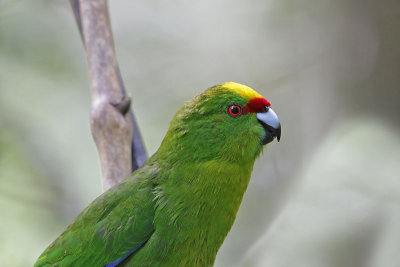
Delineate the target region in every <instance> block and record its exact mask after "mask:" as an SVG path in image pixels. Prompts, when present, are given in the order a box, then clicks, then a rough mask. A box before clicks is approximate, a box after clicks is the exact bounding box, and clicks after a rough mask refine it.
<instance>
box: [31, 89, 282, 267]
mask: <svg viewBox="0 0 400 267" xmlns="http://www.w3.org/2000/svg"><path fill="white" fill-rule="evenodd" d="M270 105H271V104H270V102H269V101H268V100H266V99H265V98H263V97H262V96H261V95H260V94H258V93H257V92H255V91H254V90H253V89H251V88H249V87H247V86H245V85H241V84H238V83H234V82H228V83H225V84H223V85H217V86H214V87H212V88H209V89H207V90H206V91H205V92H204V93H202V94H200V95H198V96H196V97H194V98H193V99H192V100H191V101H189V102H188V103H186V104H185V105H184V106H183V107H182V108H180V109H179V111H178V112H177V113H176V115H175V116H174V118H173V119H172V121H171V124H170V127H169V130H168V132H167V134H166V136H165V138H164V140H163V141H162V143H161V146H160V148H159V149H158V150H157V152H156V153H155V154H154V155H153V156H151V157H150V158H149V159H148V160H147V161H146V162H145V163H144V165H143V166H142V167H141V168H139V169H138V170H136V171H135V172H134V173H133V174H132V175H131V176H130V177H127V178H126V179H124V180H123V181H122V182H121V183H119V184H118V185H116V186H114V187H113V188H111V189H110V190H108V191H106V192H105V193H103V194H102V195H101V196H99V197H98V198H97V199H96V200H94V201H93V202H92V203H91V204H90V205H89V206H88V207H87V208H86V209H84V210H83V211H82V213H81V214H79V216H78V217H77V218H76V219H75V221H74V222H73V223H72V224H71V225H70V226H68V228H67V229H66V230H65V231H64V233H62V234H61V235H60V236H59V237H58V238H57V239H56V240H55V241H54V242H53V243H52V244H51V245H50V246H49V247H48V248H47V249H46V250H45V251H44V252H43V254H42V255H41V256H40V257H39V259H38V260H37V262H36V263H35V267H39V266H58V267H63V266H100V267H103V266H107V267H112V266H117V265H118V266H137V267H139V266H211V265H213V263H214V260H215V257H216V254H217V252H218V249H219V248H220V246H221V245H222V242H223V241H224V239H225V237H226V235H227V234H228V232H229V230H230V229H231V226H232V224H233V222H234V220H235V216H236V212H237V211H238V208H239V205H240V202H241V201H242V197H243V194H244V192H245V191H246V188H247V185H248V182H249V179H250V175H251V172H252V169H253V164H254V161H255V159H256V158H257V157H258V156H259V155H260V152H261V151H262V148H263V145H265V144H267V143H269V142H271V141H272V140H273V139H274V138H275V137H276V138H277V139H278V141H279V138H280V134H281V126H280V122H279V120H278V117H277V115H276V114H275V112H274V111H273V110H272V109H271V108H270Z"/></svg>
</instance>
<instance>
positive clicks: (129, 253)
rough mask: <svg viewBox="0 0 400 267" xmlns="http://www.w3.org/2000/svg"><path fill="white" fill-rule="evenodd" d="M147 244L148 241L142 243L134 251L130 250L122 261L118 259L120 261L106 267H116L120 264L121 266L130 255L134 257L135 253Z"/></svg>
mask: <svg viewBox="0 0 400 267" xmlns="http://www.w3.org/2000/svg"><path fill="white" fill-rule="evenodd" d="M146 242H147V240H146V241H143V242H142V243H140V244H139V245H137V246H136V247H135V248H134V249H132V250H130V251H129V252H128V253H126V254H125V255H124V256H123V257H122V258H120V259H118V260H116V261H114V262H111V263H109V264H107V265H106V266H105V267H115V266H117V265H118V264H120V263H121V262H122V261H123V260H125V259H126V258H128V257H129V256H130V255H132V254H133V253H135V252H136V251H137V250H138V249H139V248H141V247H142V246H143V245H144V243H146Z"/></svg>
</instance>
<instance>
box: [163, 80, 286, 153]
mask: <svg viewBox="0 0 400 267" xmlns="http://www.w3.org/2000/svg"><path fill="white" fill-rule="evenodd" d="M270 106H271V103H270V102H269V101H268V100H266V99H265V98H264V97H262V96H261V95H260V94H258V93H257V92H256V91H254V90H253V89H251V88H250V87H247V86H245V85H242V84H238V83H234V82H227V83H225V84H222V85H217V86H214V87H211V88H209V89H207V90H206V91H205V92H203V93H202V94H200V95H198V96H196V97H194V98H193V99H192V100H191V101H189V102H188V103H186V104H185V105H184V106H183V107H182V108H181V109H180V110H179V111H178V112H177V113H176V115H175V117H174V119H173V120H172V121H171V125H170V128H169V131H168V133H167V135H166V137H165V139H164V141H163V144H162V145H161V147H160V149H166V150H170V151H171V153H178V154H180V161H182V157H183V158H187V159H188V160H189V159H190V160H192V159H196V160H209V159H213V158H217V159H222V160H228V161H245V160H246V159H249V160H253V161H254V159H255V158H256V157H257V156H258V155H259V154H260V152H261V151H262V147H263V146H264V145H265V144H267V143H270V142H271V141H273V139H274V138H275V137H276V138H277V140H278V141H279V139H280V135H281V126H280V122H279V119H278V117H277V115H276V114H275V112H274V111H273V110H272V109H271V107H270Z"/></svg>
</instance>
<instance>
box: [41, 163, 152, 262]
mask: <svg viewBox="0 0 400 267" xmlns="http://www.w3.org/2000/svg"><path fill="white" fill-rule="evenodd" d="M156 176H157V168H156V167H155V166H154V165H153V166H148V165H147V166H144V167H142V168H140V169H139V170H138V171H136V172H135V173H134V174H133V175H132V176H131V177H128V178H127V179H125V180H124V181H123V182H122V183H120V184H118V185H116V186H115V187H113V188H111V189H110V190H108V191H107V192H105V193H104V194H102V195H101V196H100V197H98V198H97V199H96V200H95V201H94V202H92V203H91V204H90V205H89V206H88V207H87V208H86V209H85V210H83V211H82V213H81V214H79V216H78V217H77V218H76V220H75V221H74V222H73V223H72V224H71V225H70V226H69V227H68V228H67V229H66V230H65V232H64V233H62V234H61V235H60V236H59V237H58V238H57V239H56V240H55V241H54V242H53V243H52V244H51V245H50V246H49V247H48V248H47V249H46V250H45V251H44V252H43V254H42V255H41V256H40V257H39V259H38V261H37V262H36V263H35V265H34V266H35V267H39V266H40V267H42V266H58V267H62V266H104V265H106V264H108V263H111V262H113V261H116V260H118V259H119V258H121V257H123V256H124V255H125V254H126V253H128V252H129V251H130V250H131V249H133V248H135V247H136V246H138V245H140V244H141V243H142V242H144V241H146V240H147V239H149V237H150V236H151V235H152V233H153V231H154V228H153V219H154V202H153V199H154V194H153V188H154V185H153V184H152V183H153V181H154V180H155V179H154V178H156Z"/></svg>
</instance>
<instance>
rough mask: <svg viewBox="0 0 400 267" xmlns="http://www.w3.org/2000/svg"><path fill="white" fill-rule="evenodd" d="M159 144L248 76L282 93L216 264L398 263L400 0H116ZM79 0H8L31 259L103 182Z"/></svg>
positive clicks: (8, 156) (20, 254)
mask: <svg viewBox="0 0 400 267" xmlns="http://www.w3.org/2000/svg"><path fill="white" fill-rule="evenodd" d="M110 12H111V17H112V23H113V31H114V35H115V36H114V37H115V43H116V50H117V54H118V58H119V63H120V67H121V71H122V76H123V78H124V80H125V83H126V87H127V89H128V91H129V94H130V95H131V96H133V108H134V111H135V114H136V117H137V119H138V122H139V125H140V128H141V132H142V134H143V136H144V141H145V144H146V147H147V151H148V153H149V154H152V153H153V152H154V151H155V150H156V149H157V147H158V146H159V144H160V142H161V140H162V137H163V136H164V134H165V132H166V130H167V127H168V123H169V121H170V119H171V118H172V116H173V114H174V113H175V112H176V110H177V109H178V108H179V107H180V106H181V105H182V104H183V103H184V101H186V100H188V99H190V98H192V97H193V96H194V95H197V94H198V93H200V92H201V91H202V90H203V89H205V88H207V87H209V86H212V85H215V84H219V83H223V82H225V81H236V82H240V83H244V84H247V85H249V86H251V87H253V88H254V89H256V90H257V91H259V92H260V93H261V94H262V95H264V96H265V97H266V98H267V99H269V100H270V101H271V102H272V106H273V108H274V110H275V111H276V112H277V114H278V115H279V117H280V120H281V122H282V139H281V142H280V143H276V142H274V143H271V144H270V145H268V148H267V149H266V151H265V152H264V154H263V155H262V157H261V158H260V159H259V160H258V161H257V162H256V165H255V170H254V173H253V176H252V180H251V182H250V185H249V188H248V191H247V193H246V195H245V198H244V200H243V203H242V206H241V208H240V211H239V214H238V218H237V220H236V222H235V224H234V226H233V228H232V231H231V232H230V234H229V235H228V237H227V239H226V241H225V243H224V244H223V246H222V248H221V250H220V252H219V254H218V256H217V260H216V264H215V266H219V267H222V266H226V267H228V266H260V267H264V266H267V267H279V266H282V267H283V266H296V267H299V266H305V267H313V266H315V267H325V266H327V267H330V266H332V267H334V266H340V267H345V266H348V267H355V266H360V267H364V266H368V267H385V266H391V267H393V266H399V263H400V254H399V253H398V252H399V251H400V227H399V225H400V134H399V133H400V119H399V117H400V107H399V103H400V34H399V29H400V2H399V1H398V0H381V1H373V0H363V1H362V0H347V1H344V0H343V1H333V0H318V1H317V0H302V1H295V0H262V1H261V0H249V1H240V0H218V1H212V0H205V1H197V2H195V1H183V0H179V1H173V2H171V1H168V2H166V1H144V0H142V1H128V0H114V1H110ZM89 110H90V91H89V85H88V79H87V70H86V59H85V54H84V50H83V47H82V44H81V41H80V38H79V34H78V30H77V27H76V24H75V22H74V19H73V16H72V12H71V9H70V7H69V4H68V1H61V0H52V1H50V0H47V1H45V0H35V1H28V0H22V1H13V0H0V212H1V213H0V214H1V215H0V259H1V262H2V264H1V265H2V266H31V265H32V264H33V263H34V261H35V259H36V258H37V257H38V256H39V254H40V253H41V252H42V251H43V250H44V249H45V247H46V246H47V245H48V244H49V243H50V242H51V241H53V240H54V239H55V238H56V237H57V236H58V235H59V234H60V233H61V231H62V230H63V229H64V228H65V227H66V226H67V225H68V224H69V223H70V222H71V221H72V220H73V218H74V217H75V216H76V215H77V214H78V213H79V212H80V210H82V209H83V208H84V207H85V206H86V205H87V204H89V203H90V202H91V201H92V200H93V199H94V198H95V197H96V196H98V195H99V194H100V193H101V179H100V175H101V174H100V167H99V162H98V157H97V152H96V148H95V146H94V143H93V141H92V138H91V134H90V129H89V115H88V114H89Z"/></svg>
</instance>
